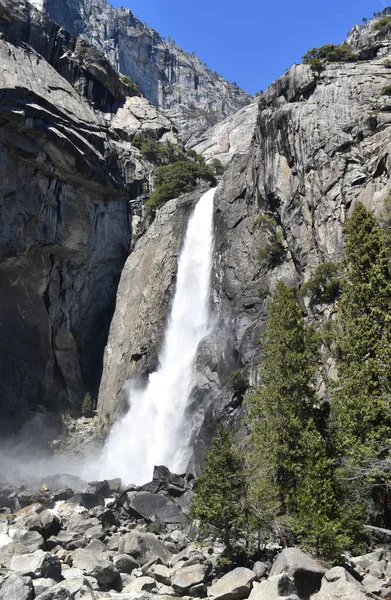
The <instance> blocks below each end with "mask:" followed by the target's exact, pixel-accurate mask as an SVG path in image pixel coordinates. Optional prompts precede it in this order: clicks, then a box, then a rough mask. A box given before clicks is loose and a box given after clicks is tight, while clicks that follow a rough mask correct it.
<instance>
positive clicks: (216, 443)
mask: <svg viewBox="0 0 391 600" xmlns="http://www.w3.org/2000/svg"><path fill="white" fill-rule="evenodd" d="M245 495H246V484H245V479H244V471H243V459H242V458H241V457H240V456H239V454H238V453H237V451H236V450H235V449H234V447H233V444H232V438H231V435H230V433H229V432H228V430H227V429H225V428H224V427H222V426H219V427H218V428H217V432H216V435H215V436H214V438H213V440H212V445H211V447H210V449H209V451H208V452H207V453H206V456H205V466H204V469H203V472H202V474H201V475H200V477H199V478H198V479H197V487H196V496H195V499H194V501H193V505H192V516H193V517H194V518H196V519H199V520H200V521H201V523H202V524H203V525H204V526H208V525H213V526H214V527H216V528H217V529H219V530H221V531H222V532H223V535H224V543H225V544H226V547H227V549H228V551H229V550H230V547H231V537H232V529H233V528H234V527H237V526H240V525H242V524H243V522H244V518H245V514H244V512H245V511H244V510H243V507H244V504H245Z"/></svg>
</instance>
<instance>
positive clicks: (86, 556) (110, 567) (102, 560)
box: [71, 548, 119, 585]
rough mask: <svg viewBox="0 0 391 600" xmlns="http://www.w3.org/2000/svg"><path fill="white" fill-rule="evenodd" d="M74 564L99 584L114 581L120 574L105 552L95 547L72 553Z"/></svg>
mask: <svg viewBox="0 0 391 600" xmlns="http://www.w3.org/2000/svg"><path fill="white" fill-rule="evenodd" d="M71 560H72V565H73V567H75V568H76V569H81V570H82V571H83V572H85V573H86V574H87V575H90V576H91V577H94V578H95V579H96V580H97V581H98V583H99V584H102V585H105V584H109V583H112V582H113V581H115V580H116V579H117V578H118V576H119V571H118V569H116V567H115V566H114V564H113V563H112V562H111V561H110V560H108V557H107V556H106V555H105V554H103V553H99V552H98V553H97V552H95V551H94V550H93V549H90V550H88V549H87V548H86V549H78V550H75V551H74V552H72V554H71Z"/></svg>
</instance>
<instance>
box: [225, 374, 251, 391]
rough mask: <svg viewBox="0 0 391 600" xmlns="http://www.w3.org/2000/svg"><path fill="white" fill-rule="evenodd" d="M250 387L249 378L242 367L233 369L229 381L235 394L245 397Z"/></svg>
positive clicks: (230, 387)
mask: <svg viewBox="0 0 391 600" xmlns="http://www.w3.org/2000/svg"><path fill="white" fill-rule="evenodd" d="M249 387H250V383H249V380H248V379H247V377H246V376H245V375H244V374H243V373H242V371H241V370H240V369H237V370H236V371H232V373H231V375H230V377H229V381H228V389H229V390H230V391H231V392H232V393H233V394H235V396H237V397H238V398H243V396H244V394H245V393H246V392H247V390H248V388H249Z"/></svg>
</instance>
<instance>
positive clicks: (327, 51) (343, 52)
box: [303, 42, 357, 71]
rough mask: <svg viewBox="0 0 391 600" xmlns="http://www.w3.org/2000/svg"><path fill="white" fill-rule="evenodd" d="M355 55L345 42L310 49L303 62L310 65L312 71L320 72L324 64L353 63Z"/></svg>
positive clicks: (355, 58)
mask: <svg viewBox="0 0 391 600" xmlns="http://www.w3.org/2000/svg"><path fill="white" fill-rule="evenodd" d="M356 60H357V57H356V55H355V54H354V52H353V51H352V49H351V47H350V46H349V44H347V43H346V42H345V43H343V44H340V45H335V44H325V45H324V46H321V47H320V48H312V49H311V50H308V52H306V53H305V54H304V56H303V62H304V63H305V64H309V65H311V68H313V69H314V70H317V71H318V70H320V68H323V65H324V64H326V63H333V62H354V61H356Z"/></svg>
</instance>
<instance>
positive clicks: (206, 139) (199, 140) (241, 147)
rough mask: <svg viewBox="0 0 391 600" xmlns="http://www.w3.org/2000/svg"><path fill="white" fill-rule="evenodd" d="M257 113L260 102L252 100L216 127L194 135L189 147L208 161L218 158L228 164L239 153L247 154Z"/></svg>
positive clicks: (188, 144) (189, 141)
mask: <svg viewBox="0 0 391 600" xmlns="http://www.w3.org/2000/svg"><path fill="white" fill-rule="evenodd" d="M257 115H258V102H252V103H251V104H249V105H248V106H245V107H244V108H240V109H239V110H238V111H237V112H236V113H235V114H234V115H232V116H231V117H228V118H227V119H225V120H224V121H222V122H221V123H217V125H215V126H214V127H211V128H210V129H207V130H206V131H205V132H203V133H201V134H199V135H193V136H192V137H191V138H190V139H189V140H188V142H187V147H188V148H192V149H193V150H195V151H196V152H198V154H202V155H203V156H204V157H205V160H206V162H210V161H211V160H212V159H214V158H217V159H218V160H219V161H220V162H221V164H222V165H223V166H227V165H228V164H229V163H230V162H231V160H232V158H233V157H234V156H236V155H237V154H243V153H244V154H247V152H248V149H249V147H250V142H251V139H252V136H253V134H254V129H255V124H256V121H257Z"/></svg>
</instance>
